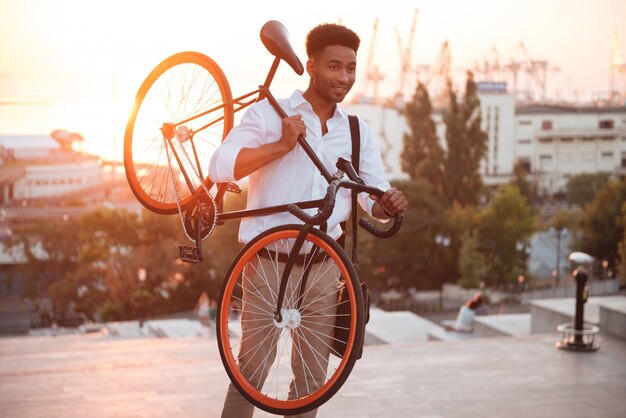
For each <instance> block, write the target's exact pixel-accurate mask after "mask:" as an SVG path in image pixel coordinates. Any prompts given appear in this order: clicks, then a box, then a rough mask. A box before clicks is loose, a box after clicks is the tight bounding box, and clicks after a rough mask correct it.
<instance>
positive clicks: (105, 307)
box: [98, 301, 124, 322]
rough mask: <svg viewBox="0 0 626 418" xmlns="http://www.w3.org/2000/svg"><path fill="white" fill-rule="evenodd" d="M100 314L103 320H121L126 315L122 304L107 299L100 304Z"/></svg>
mask: <svg viewBox="0 0 626 418" xmlns="http://www.w3.org/2000/svg"><path fill="white" fill-rule="evenodd" d="M98 315H99V316H100V319H101V320H102V321H103V322H110V321H121V320H122V319H123V318H124V317H123V315H122V309H121V307H120V305H118V304H117V303H115V302H111V301H107V302H105V303H103V304H102V306H100V309H99V312H98Z"/></svg>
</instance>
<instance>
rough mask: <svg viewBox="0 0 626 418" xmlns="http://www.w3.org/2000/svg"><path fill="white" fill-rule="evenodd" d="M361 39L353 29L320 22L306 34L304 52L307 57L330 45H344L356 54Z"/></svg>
mask: <svg viewBox="0 0 626 418" xmlns="http://www.w3.org/2000/svg"><path fill="white" fill-rule="evenodd" d="M360 43H361V39H359V36H358V35H357V34H356V33H354V31H352V30H350V29H348V28H346V27H345V26H342V25H337V24H335V23H322V24H321V25H318V26H316V27H314V28H313V29H312V30H311V32H309V34H308V35H307V36H306V53H307V55H308V56H309V58H311V57H313V56H314V55H316V54H318V53H319V52H322V51H323V50H324V48H326V47H327V46H330V45H341V46H346V47H348V48H351V49H353V50H354V53H355V54H356V52H357V50H358V49H359V44H360Z"/></svg>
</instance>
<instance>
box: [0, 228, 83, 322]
mask: <svg viewBox="0 0 626 418" xmlns="http://www.w3.org/2000/svg"><path fill="white" fill-rule="evenodd" d="M77 229H78V223H77V222H76V221H74V220H72V219H70V220H67V221H63V222H51V221H41V222H35V223H31V224H27V225H24V226H21V227H19V228H17V229H16V230H15V231H14V235H13V236H12V237H10V238H9V239H7V240H6V241H5V243H4V244H5V246H6V248H7V249H8V250H9V251H10V252H11V253H12V255H13V256H14V257H19V256H18V254H23V257H24V258H25V260H24V261H25V262H23V263H18V264H16V267H15V268H14V269H13V271H12V274H13V275H15V276H20V277H21V278H22V280H23V283H24V288H25V289H24V294H23V296H25V297H29V298H35V297H37V296H39V295H40V294H42V293H45V292H47V291H48V289H49V288H50V287H51V286H55V287H53V291H54V292H53V293H54V294H55V295H57V296H58V298H57V299H55V300H53V302H55V303H53V311H54V312H53V313H52V314H53V316H54V317H55V318H57V319H58V320H61V321H62V320H63V319H64V318H65V316H66V313H67V308H68V307H69V304H70V303H71V299H70V297H69V290H68V287H67V286H61V285H57V283H59V282H60V281H61V280H63V279H65V278H66V277H69V276H71V274H73V273H74V272H75V271H76V270H77V267H78V263H79V256H80V242H79V240H78V239H77V237H76V231H77Z"/></svg>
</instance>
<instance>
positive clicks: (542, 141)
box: [539, 138, 552, 144]
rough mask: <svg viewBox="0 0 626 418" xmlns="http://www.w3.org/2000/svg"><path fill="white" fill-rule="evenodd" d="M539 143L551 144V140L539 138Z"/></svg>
mask: <svg viewBox="0 0 626 418" xmlns="http://www.w3.org/2000/svg"><path fill="white" fill-rule="evenodd" d="M539 142H541V143H542V144H549V143H550V142H552V138H539Z"/></svg>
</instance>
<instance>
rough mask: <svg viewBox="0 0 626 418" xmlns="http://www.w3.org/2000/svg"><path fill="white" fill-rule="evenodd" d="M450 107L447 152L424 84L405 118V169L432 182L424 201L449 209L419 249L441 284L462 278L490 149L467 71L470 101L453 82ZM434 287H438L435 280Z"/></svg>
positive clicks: (403, 156)
mask: <svg viewBox="0 0 626 418" xmlns="http://www.w3.org/2000/svg"><path fill="white" fill-rule="evenodd" d="M448 94H449V99H450V101H449V108H448V109H447V110H446V111H445V114H444V122H445V124H446V138H445V140H446V143H447V147H446V150H445V151H444V149H443V148H442V147H441V145H440V144H439V141H438V138H437V136H436V129H435V124H434V122H433V120H432V116H431V114H432V106H431V104H430V99H429V96H428V92H427V91H426V88H425V87H424V86H423V85H422V84H419V85H418V86H417V89H416V91H415V95H414V96H413V99H412V100H411V101H410V102H409V103H407V105H406V109H405V117H406V120H407V124H408V126H409V133H407V134H405V135H404V137H403V141H404V148H403V153H402V169H403V170H404V171H405V172H406V173H407V174H409V176H410V177H411V179H414V180H423V181H426V182H428V184H429V185H430V187H429V188H427V189H424V193H428V194H429V195H430V196H428V197H427V196H422V199H426V200H433V201H435V202H436V205H437V206H439V207H441V208H442V209H446V208H447V210H446V212H445V214H444V216H443V217H442V216H441V215H440V214H437V216H436V219H437V221H436V222H435V223H434V226H432V227H431V228H432V229H431V230H430V231H429V234H430V236H429V237H428V240H427V242H424V243H422V244H421V245H420V248H424V249H425V250H426V249H427V253H428V254H429V255H431V254H432V255H436V257H434V258H433V257H430V259H429V261H430V262H432V260H436V262H437V263H436V265H435V266H433V267H432V268H431V270H430V273H425V275H426V276H432V275H433V272H435V275H436V279H435V282H436V284H437V285H436V286H435V287H438V286H439V285H440V284H441V283H443V282H444V281H451V280H456V277H458V266H459V264H458V257H459V252H460V248H461V236H462V234H463V233H464V232H465V231H466V230H467V229H468V228H473V226H474V225H475V224H476V214H477V211H476V209H475V206H476V205H477V204H478V202H479V200H480V194H481V192H482V188H483V187H482V181H481V177H480V173H479V166H480V160H481V159H482V157H483V155H484V153H485V151H486V140H487V135H486V134H485V133H484V132H483V131H481V128H480V122H481V115H480V102H479V100H478V96H477V94H476V84H475V83H474V80H473V77H472V74H471V73H468V78H467V83H466V86H465V97H464V99H463V101H462V102H459V101H458V99H457V94H456V92H455V91H454V90H453V88H452V84H451V82H449V83H448ZM438 234H439V235H440V236H444V237H447V241H446V242H448V245H447V246H437V245H436V243H435V236H436V235H438ZM429 283H431V284H429V286H434V285H433V284H432V280H431V281H430V282H429Z"/></svg>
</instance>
